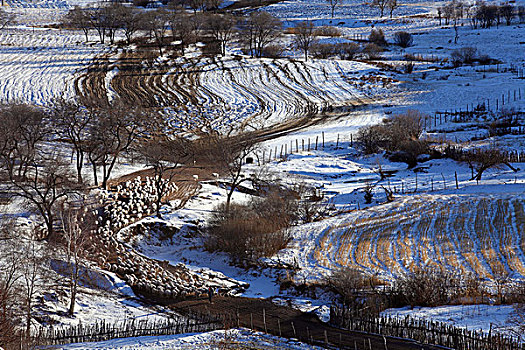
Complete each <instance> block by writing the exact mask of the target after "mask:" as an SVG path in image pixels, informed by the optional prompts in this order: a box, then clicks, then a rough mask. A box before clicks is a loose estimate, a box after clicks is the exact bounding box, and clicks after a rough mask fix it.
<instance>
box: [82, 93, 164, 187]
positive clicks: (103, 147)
mask: <svg viewBox="0 0 525 350" xmlns="http://www.w3.org/2000/svg"><path fill="white" fill-rule="evenodd" d="M88 108H89V113H91V114H93V116H92V118H93V120H94V126H93V131H92V132H91V133H90V138H89V139H88V141H87V146H86V152H87V156H88V160H89V162H90V163H91V167H92V170H93V177H94V181H95V185H97V186H98V184H99V175H98V171H99V168H101V170H102V174H101V175H102V176H101V180H102V181H101V182H100V184H101V186H102V187H103V188H106V187H107V183H108V180H109V178H110V177H111V173H112V171H113V169H114V167H115V164H116V162H117V160H118V158H119V157H120V156H121V155H122V154H123V153H125V152H127V151H128V150H129V149H130V147H131V146H132V145H133V144H134V142H135V141H136V140H137V139H138V138H139V137H141V136H142V135H144V134H145V133H146V131H149V132H150V134H152V135H154V134H155V132H156V131H157V129H156V116H155V115H153V114H148V113H147V112H146V111H145V110H143V109H141V108H140V107H132V106H129V105H126V104H125V103H124V102H122V101H120V100H116V101H114V102H112V103H110V104H102V106H96V105H93V106H89V107H88Z"/></svg>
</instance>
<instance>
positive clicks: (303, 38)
mask: <svg viewBox="0 0 525 350" xmlns="http://www.w3.org/2000/svg"><path fill="white" fill-rule="evenodd" d="M314 29H315V27H314V24H313V23H312V21H303V22H300V23H299V24H297V26H296V27H295V33H294V43H295V46H296V47H297V48H298V49H300V50H301V51H303V53H304V60H305V61H307V60H308V51H309V50H310V47H311V46H312V45H313V44H314V42H315V35H314Z"/></svg>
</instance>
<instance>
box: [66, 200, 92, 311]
mask: <svg viewBox="0 0 525 350" xmlns="http://www.w3.org/2000/svg"><path fill="white" fill-rule="evenodd" d="M93 210H94V208H93V205H92V203H90V202H89V200H87V199H86V198H85V197H83V198H81V199H79V200H76V201H68V202H64V203H63V204H62V206H61V208H60V213H59V218H60V221H61V224H62V225H61V226H62V240H61V243H62V245H61V246H62V248H63V250H64V253H65V255H66V264H67V267H66V271H64V272H65V273H66V274H67V275H68V277H69V291H70V293H71V297H70V300H69V309H68V314H69V315H73V314H74V312H75V302H76V296H77V292H78V285H79V280H80V271H81V263H82V261H83V259H84V258H85V257H86V253H87V249H88V248H89V247H90V246H91V242H92V239H93V235H94V234H95V232H96V228H97V224H96V217H95V214H94V212H93Z"/></svg>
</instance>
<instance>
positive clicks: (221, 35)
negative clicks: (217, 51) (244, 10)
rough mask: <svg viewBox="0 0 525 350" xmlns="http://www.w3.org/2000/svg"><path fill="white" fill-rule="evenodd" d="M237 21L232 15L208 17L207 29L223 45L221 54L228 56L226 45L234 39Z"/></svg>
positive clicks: (211, 15) (212, 15)
mask: <svg viewBox="0 0 525 350" xmlns="http://www.w3.org/2000/svg"><path fill="white" fill-rule="evenodd" d="M235 24H236V20H235V18H234V17H233V16H232V15H229V14H224V15H219V14H210V15H208V16H206V22H205V27H206V29H207V30H208V32H209V33H210V34H211V36H212V37H213V38H214V39H215V40H216V41H217V42H218V43H220V45H221V54H222V55H223V56H224V55H225V54H226V44H227V43H228V42H230V41H231V40H232V39H233V36H234V34H235Z"/></svg>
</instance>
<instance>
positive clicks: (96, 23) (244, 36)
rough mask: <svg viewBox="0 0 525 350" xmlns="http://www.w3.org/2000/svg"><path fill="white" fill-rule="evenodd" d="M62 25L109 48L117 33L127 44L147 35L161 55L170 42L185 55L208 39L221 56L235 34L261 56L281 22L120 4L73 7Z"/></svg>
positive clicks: (258, 15) (263, 16)
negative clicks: (93, 36) (92, 35)
mask: <svg viewBox="0 0 525 350" xmlns="http://www.w3.org/2000/svg"><path fill="white" fill-rule="evenodd" d="M64 25H65V26H67V27H71V28H78V29H81V30H82V31H83V32H84V34H85V37H86V41H87V40H89V33H90V32H91V31H95V32H96V33H97V34H98V37H99V40H100V42H101V43H104V42H105V41H106V40H109V42H110V43H111V44H113V43H114V41H115V36H116V34H117V31H121V32H122V33H123V34H124V36H125V37H126V41H127V43H128V44H129V43H131V41H132V40H133V39H134V38H135V37H137V36H138V34H139V33H141V32H142V33H146V34H147V37H148V38H149V39H150V40H152V41H153V42H155V44H156V46H157V47H158V48H159V51H160V53H161V54H162V49H163V47H165V46H166V45H167V43H168V42H169V41H177V42H178V47H179V48H180V50H181V52H182V54H184V49H185V47H187V46H188V45H189V44H191V43H193V42H195V41H197V40H199V41H203V42H209V41H210V39H211V40H212V41H214V42H215V43H217V44H218V45H219V48H218V49H219V53H221V54H224V53H225V51H226V45H227V44H228V43H229V42H230V41H231V40H233V39H234V38H235V36H236V35H237V34H238V36H239V38H240V39H241V41H242V43H243V44H244V46H245V47H246V50H247V52H248V53H249V54H251V55H252V56H262V55H263V53H264V49H265V48H266V47H267V46H268V45H269V44H270V43H272V42H273V41H274V40H275V39H276V38H277V37H278V36H279V35H280V34H281V33H282V23H281V21H280V20H279V19H277V18H275V17H274V16H272V15H270V14H269V13H267V12H264V11H256V12H251V13H250V14H249V15H247V16H245V17H241V18H239V17H234V16H233V15H231V14H217V13H194V14H189V13H187V11H186V10H185V9H184V8H183V7H175V8H171V9H163V8H161V9H157V10H154V11H144V10H140V9H138V8H134V7H130V6H126V5H123V4H120V3H108V4H101V5H98V6H96V7H93V8H81V7H76V8H74V9H73V10H71V11H70V12H69V13H68V15H67V16H66V18H65V19H64ZM169 34H171V38H170V37H169ZM168 39H171V40H168Z"/></svg>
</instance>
